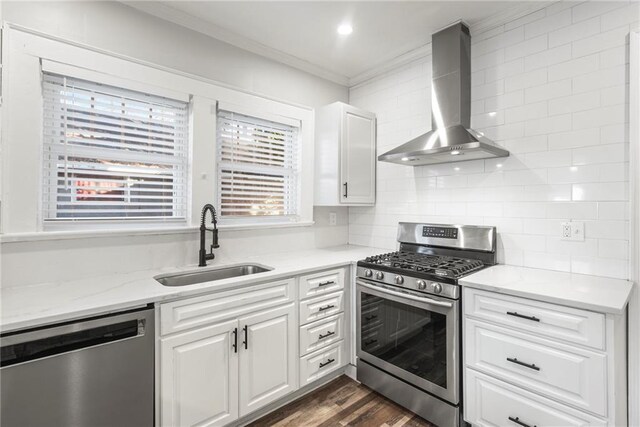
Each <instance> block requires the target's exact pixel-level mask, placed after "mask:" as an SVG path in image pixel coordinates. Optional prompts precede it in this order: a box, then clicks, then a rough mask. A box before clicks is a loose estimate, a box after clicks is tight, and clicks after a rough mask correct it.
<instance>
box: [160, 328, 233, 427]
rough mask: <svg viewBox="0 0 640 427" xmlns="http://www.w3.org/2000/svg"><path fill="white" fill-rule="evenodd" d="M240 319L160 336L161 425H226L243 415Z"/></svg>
mask: <svg viewBox="0 0 640 427" xmlns="http://www.w3.org/2000/svg"><path fill="white" fill-rule="evenodd" d="M237 326H238V322H237V320H235V319H234V320H230V321H227V322H222V323H218V324H215V325H211V326H207V327H205V328H200V329H197V330H194V331H191V332H185V333H181V334H178V335H174V336H171V337H168V338H163V339H161V341H160V351H161V382H160V388H161V390H160V396H161V403H160V408H161V414H160V418H161V425H163V426H172V427H178V426H194V425H198V426H209V427H211V426H222V425H225V424H227V423H229V422H231V421H234V420H235V419H237V418H238V354H237V353H236V352H235V351H234V348H233V344H234V342H235V335H234V334H235V333H236V331H237Z"/></svg>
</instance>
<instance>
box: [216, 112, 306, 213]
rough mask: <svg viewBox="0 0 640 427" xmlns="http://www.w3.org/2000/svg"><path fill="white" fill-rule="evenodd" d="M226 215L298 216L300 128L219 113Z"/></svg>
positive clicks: (222, 199) (220, 184) (221, 192)
mask: <svg viewBox="0 0 640 427" xmlns="http://www.w3.org/2000/svg"><path fill="white" fill-rule="evenodd" d="M217 129H218V138H217V139H218V157H217V158H218V160H217V163H218V168H217V170H218V206H219V207H220V216H221V217H223V218H224V217H227V218H232V217H250V216H261V217H265V216H271V217H284V216H297V215H298V173H299V165H298V150H299V148H298V131H299V128H298V127H296V126H291V125H287V124H282V123H277V122H273V121H268V120H264V119H260V118H257V117H251V116H248V115H244V114H239V113H234V112H231V111H225V110H219V111H218V128H217Z"/></svg>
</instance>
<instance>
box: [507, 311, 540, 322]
mask: <svg viewBox="0 0 640 427" xmlns="http://www.w3.org/2000/svg"><path fill="white" fill-rule="evenodd" d="M507 314H508V315H509V316H515V317H519V318H521V319H527V320H533V321H534V322H539V321H540V319H538V318H537V317H535V316H525V315H524V314H520V313H518V312H517V311H507Z"/></svg>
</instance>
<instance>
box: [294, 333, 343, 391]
mask: <svg viewBox="0 0 640 427" xmlns="http://www.w3.org/2000/svg"><path fill="white" fill-rule="evenodd" d="M343 360H344V341H340V342H338V343H336V344H333V345H331V346H329V347H327V348H324V349H322V350H319V351H316V352H315V353H311V354H309V355H307V356H304V357H302V358H301V359H300V387H302V386H305V385H307V384H309V383H312V382H314V381H315V380H317V379H318V378H322V377H323V376H325V375H327V374H329V373H331V372H333V371H335V370H336V369H338V368H340V367H341V366H343V365H344V362H343Z"/></svg>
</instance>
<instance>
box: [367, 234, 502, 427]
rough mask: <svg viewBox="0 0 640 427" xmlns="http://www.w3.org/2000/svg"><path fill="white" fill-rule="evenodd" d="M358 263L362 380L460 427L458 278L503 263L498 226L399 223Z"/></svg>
mask: <svg viewBox="0 0 640 427" xmlns="http://www.w3.org/2000/svg"><path fill="white" fill-rule="evenodd" d="M398 242H399V250H398V251H397V252H392V253H387V254H381V255H377V256H373V257H368V258H366V259H364V260H361V261H359V262H358V268H357V273H356V274H357V280H356V292H357V317H356V322H357V329H356V330H357V356H358V368H357V371H358V380H359V381H361V382H362V383H363V384H365V385H367V386H369V387H371V388H372V389H374V390H376V391H378V392H379V393H381V394H383V395H385V396H387V397H388V398H390V399H391V400H394V401H395V402H397V403H399V404H400V405H403V406H405V407H406V408H408V409H410V410H412V411H413V412H415V413H416V414H418V415H420V416H421V417H423V418H425V419H426V420H428V421H430V422H432V423H434V424H437V425H438V426H440V427H446V426H458V425H459V424H460V422H461V406H462V405H461V396H462V392H461V389H462V378H461V372H462V360H461V354H462V353H461V346H462V339H461V309H462V308H461V305H460V295H461V292H460V286H459V285H458V279H460V278H461V277H464V276H466V275H468V274H470V273H473V272H475V271H478V270H481V269H483V268H485V267H487V266H489V265H493V264H495V263H496V229H495V227H483V226H466V225H443V224H419V223H400V224H399V225H398Z"/></svg>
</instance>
